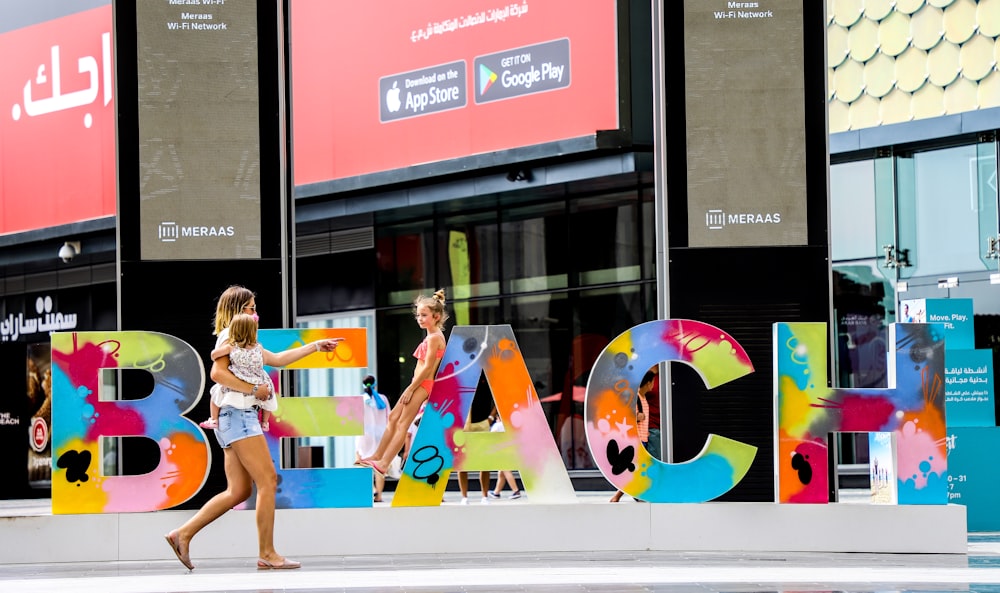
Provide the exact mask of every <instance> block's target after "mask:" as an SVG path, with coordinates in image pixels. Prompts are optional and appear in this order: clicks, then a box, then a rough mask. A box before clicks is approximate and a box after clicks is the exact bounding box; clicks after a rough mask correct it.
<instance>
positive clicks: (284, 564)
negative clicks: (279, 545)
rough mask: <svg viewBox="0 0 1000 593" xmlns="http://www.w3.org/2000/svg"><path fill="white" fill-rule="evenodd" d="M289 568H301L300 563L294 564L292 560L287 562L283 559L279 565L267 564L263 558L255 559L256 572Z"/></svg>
mask: <svg viewBox="0 0 1000 593" xmlns="http://www.w3.org/2000/svg"><path fill="white" fill-rule="evenodd" d="M289 568H302V563H301V562H296V561H294V560H289V559H288V558H285V559H284V560H282V561H281V564H276V563H274V562H268V561H267V560H264V559H263V558H258V559H257V570H281V569H289Z"/></svg>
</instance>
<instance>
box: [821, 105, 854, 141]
mask: <svg viewBox="0 0 1000 593" xmlns="http://www.w3.org/2000/svg"><path fill="white" fill-rule="evenodd" d="M827 117H828V120H827V126H828V127H829V128H830V133H831V134H834V133H836V132H846V131H848V130H850V129H851V124H850V116H849V113H848V106H847V103H844V102H843V101H838V100H836V99H834V100H833V101H830V107H829V109H827Z"/></svg>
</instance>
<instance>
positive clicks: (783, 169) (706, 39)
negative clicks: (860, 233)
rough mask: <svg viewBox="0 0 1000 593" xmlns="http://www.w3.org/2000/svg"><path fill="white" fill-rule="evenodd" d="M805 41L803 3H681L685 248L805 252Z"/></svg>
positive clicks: (691, 0)
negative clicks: (766, 248) (792, 248)
mask: <svg viewBox="0 0 1000 593" xmlns="http://www.w3.org/2000/svg"><path fill="white" fill-rule="evenodd" d="M804 31H805V23H804V8H803V0H772V1H771V2H767V3H766V4H765V3H761V2H728V3H723V2H704V1H703V0H697V1H695V0H688V1H686V2H684V60H685V69H684V85H685V90H686V93H687V111H686V127H687V180H688V186H687V192H688V235H689V245H690V246H691V247H750V246H765V245H805V244H807V242H808V233H807V230H808V229H807V226H806V214H807V213H806V155H807V153H808V151H807V147H806V102H805V101H806V89H805V86H806V83H805V67H806V66H805V49H804V48H805V46H804V37H803V36H804ZM814 34H815V33H814ZM823 132H824V137H825V130H823Z"/></svg>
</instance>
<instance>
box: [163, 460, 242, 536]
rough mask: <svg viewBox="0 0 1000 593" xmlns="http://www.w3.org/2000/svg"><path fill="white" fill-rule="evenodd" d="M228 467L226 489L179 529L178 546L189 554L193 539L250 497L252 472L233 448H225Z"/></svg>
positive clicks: (226, 466)
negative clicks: (244, 465)
mask: <svg viewBox="0 0 1000 593" xmlns="http://www.w3.org/2000/svg"><path fill="white" fill-rule="evenodd" d="M223 454H224V461H225V468H226V489H225V490H223V491H222V492H220V493H218V494H216V495H215V496H213V497H212V498H211V500H209V501H208V502H206V503H205V504H204V506H202V507H201V509H199V510H198V512H197V513H195V515H194V516H193V517H191V518H190V519H188V520H187V522H186V523H184V525H181V527H180V529H178V530H177V541H178V548H179V549H180V550H181V553H182V554H187V553H188V550H189V547H190V544H191V539H192V538H193V537H194V536H195V534H197V533H198V532H199V531H201V530H202V529H203V528H204V527H205V526H206V525H208V524H209V523H211V522H212V521H215V520H216V519H218V518H219V517H221V516H222V515H224V514H225V513H226V511H228V510H229V509H231V508H233V507H234V506H236V505H238V504H240V503H241V502H243V501H244V500H246V499H247V498H249V497H250V493H251V492H252V490H251V482H250V474H248V473H247V470H246V469H244V468H243V465H242V464H241V463H240V460H239V457H238V456H237V455H236V454H235V453H234V452H233V450H232V449H223Z"/></svg>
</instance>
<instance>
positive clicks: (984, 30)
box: [976, 0, 1000, 37]
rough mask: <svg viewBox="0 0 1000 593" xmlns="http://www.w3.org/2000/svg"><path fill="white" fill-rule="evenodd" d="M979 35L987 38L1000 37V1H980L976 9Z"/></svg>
mask: <svg viewBox="0 0 1000 593" xmlns="http://www.w3.org/2000/svg"><path fill="white" fill-rule="evenodd" d="M976 22H977V23H978V24H979V34H980V35H986V36H987V37H996V36H998V35H1000V0H979V6H977V7H976Z"/></svg>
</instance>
